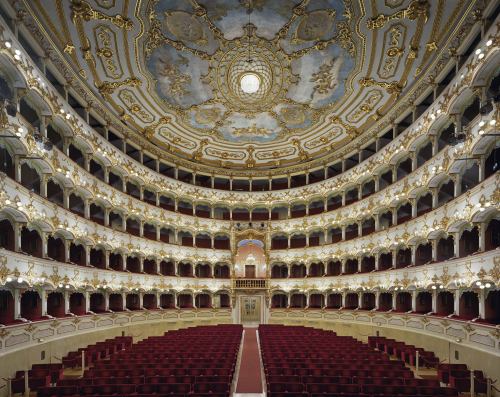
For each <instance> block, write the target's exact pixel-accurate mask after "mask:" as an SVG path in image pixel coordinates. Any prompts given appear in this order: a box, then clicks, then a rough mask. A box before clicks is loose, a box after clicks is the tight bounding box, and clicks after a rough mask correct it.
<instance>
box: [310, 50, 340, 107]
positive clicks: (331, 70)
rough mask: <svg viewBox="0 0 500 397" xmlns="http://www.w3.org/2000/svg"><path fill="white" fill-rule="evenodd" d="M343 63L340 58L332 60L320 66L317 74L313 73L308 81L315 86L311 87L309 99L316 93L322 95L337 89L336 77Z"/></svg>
mask: <svg viewBox="0 0 500 397" xmlns="http://www.w3.org/2000/svg"><path fill="white" fill-rule="evenodd" d="M343 62H344V59H343V58H342V57H340V58H333V59H331V60H330V61H329V62H326V63H324V64H322V65H321V66H320V67H319V71H318V72H316V73H313V75H312V77H311V79H310V81H311V82H313V83H316V85H315V86H314V87H313V91H312V93H311V99H312V97H313V96H314V94H316V93H318V94H322V95H324V94H328V93H329V92H331V91H334V90H335V89H336V88H337V85H338V84H339V81H338V76H339V72H340V68H341V67H342V63H343Z"/></svg>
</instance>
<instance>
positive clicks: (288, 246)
mask: <svg viewBox="0 0 500 397" xmlns="http://www.w3.org/2000/svg"><path fill="white" fill-rule="evenodd" d="M290 239H291V236H290V235H288V245H287V248H290Z"/></svg>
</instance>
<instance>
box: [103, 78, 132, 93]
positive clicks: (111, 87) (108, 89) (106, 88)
mask: <svg viewBox="0 0 500 397" xmlns="http://www.w3.org/2000/svg"><path fill="white" fill-rule="evenodd" d="M140 85H141V80H139V79H138V78H137V77H129V78H127V79H125V80H122V81H103V82H101V83H100V84H99V85H98V86H97V89H98V90H99V92H100V93H101V94H102V95H111V94H113V93H114V92H115V90H116V89H117V88H120V87H123V86H130V87H139V86H140Z"/></svg>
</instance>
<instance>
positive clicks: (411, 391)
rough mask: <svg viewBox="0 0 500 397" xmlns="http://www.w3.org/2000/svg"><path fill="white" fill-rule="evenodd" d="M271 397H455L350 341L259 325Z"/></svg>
mask: <svg viewBox="0 0 500 397" xmlns="http://www.w3.org/2000/svg"><path fill="white" fill-rule="evenodd" d="M259 339H260V346H261V352H262V362H263V365H264V372H265V375H266V382H267V392H268V393H267V395H268V396H270V397H281V396H287V397H290V396H291V395H294V396H311V397H312V396H325V395H328V396H331V397H335V396H344V397H372V396H391V397H397V396H406V397H410V396H411V397H422V396H433V397H438V396H456V395H457V391H456V390H455V389H453V388H444V387H440V385H439V382H438V381H437V380H428V379H416V378H415V377H414V375H413V372H412V371H411V369H409V368H408V367H406V366H405V364H404V362H403V361H401V360H400V359H391V358H390V357H389V355H388V354H386V353H385V352H382V351H379V350H374V349H373V348H372V347H370V346H369V345H367V344H364V343H362V342H360V341H358V340H356V339H354V338H352V337H348V336H337V335H336V334H335V333H334V332H330V331H324V330H318V329H313V328H307V327H298V326H297V327H295V326H293V327H290V326H282V325H261V326H260V327H259Z"/></svg>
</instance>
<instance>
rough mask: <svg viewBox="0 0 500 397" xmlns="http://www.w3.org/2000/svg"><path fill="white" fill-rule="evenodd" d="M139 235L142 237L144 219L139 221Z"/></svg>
mask: <svg viewBox="0 0 500 397" xmlns="http://www.w3.org/2000/svg"><path fill="white" fill-rule="evenodd" d="M139 236H140V237H144V221H143V220H142V219H141V220H140V221H139Z"/></svg>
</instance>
